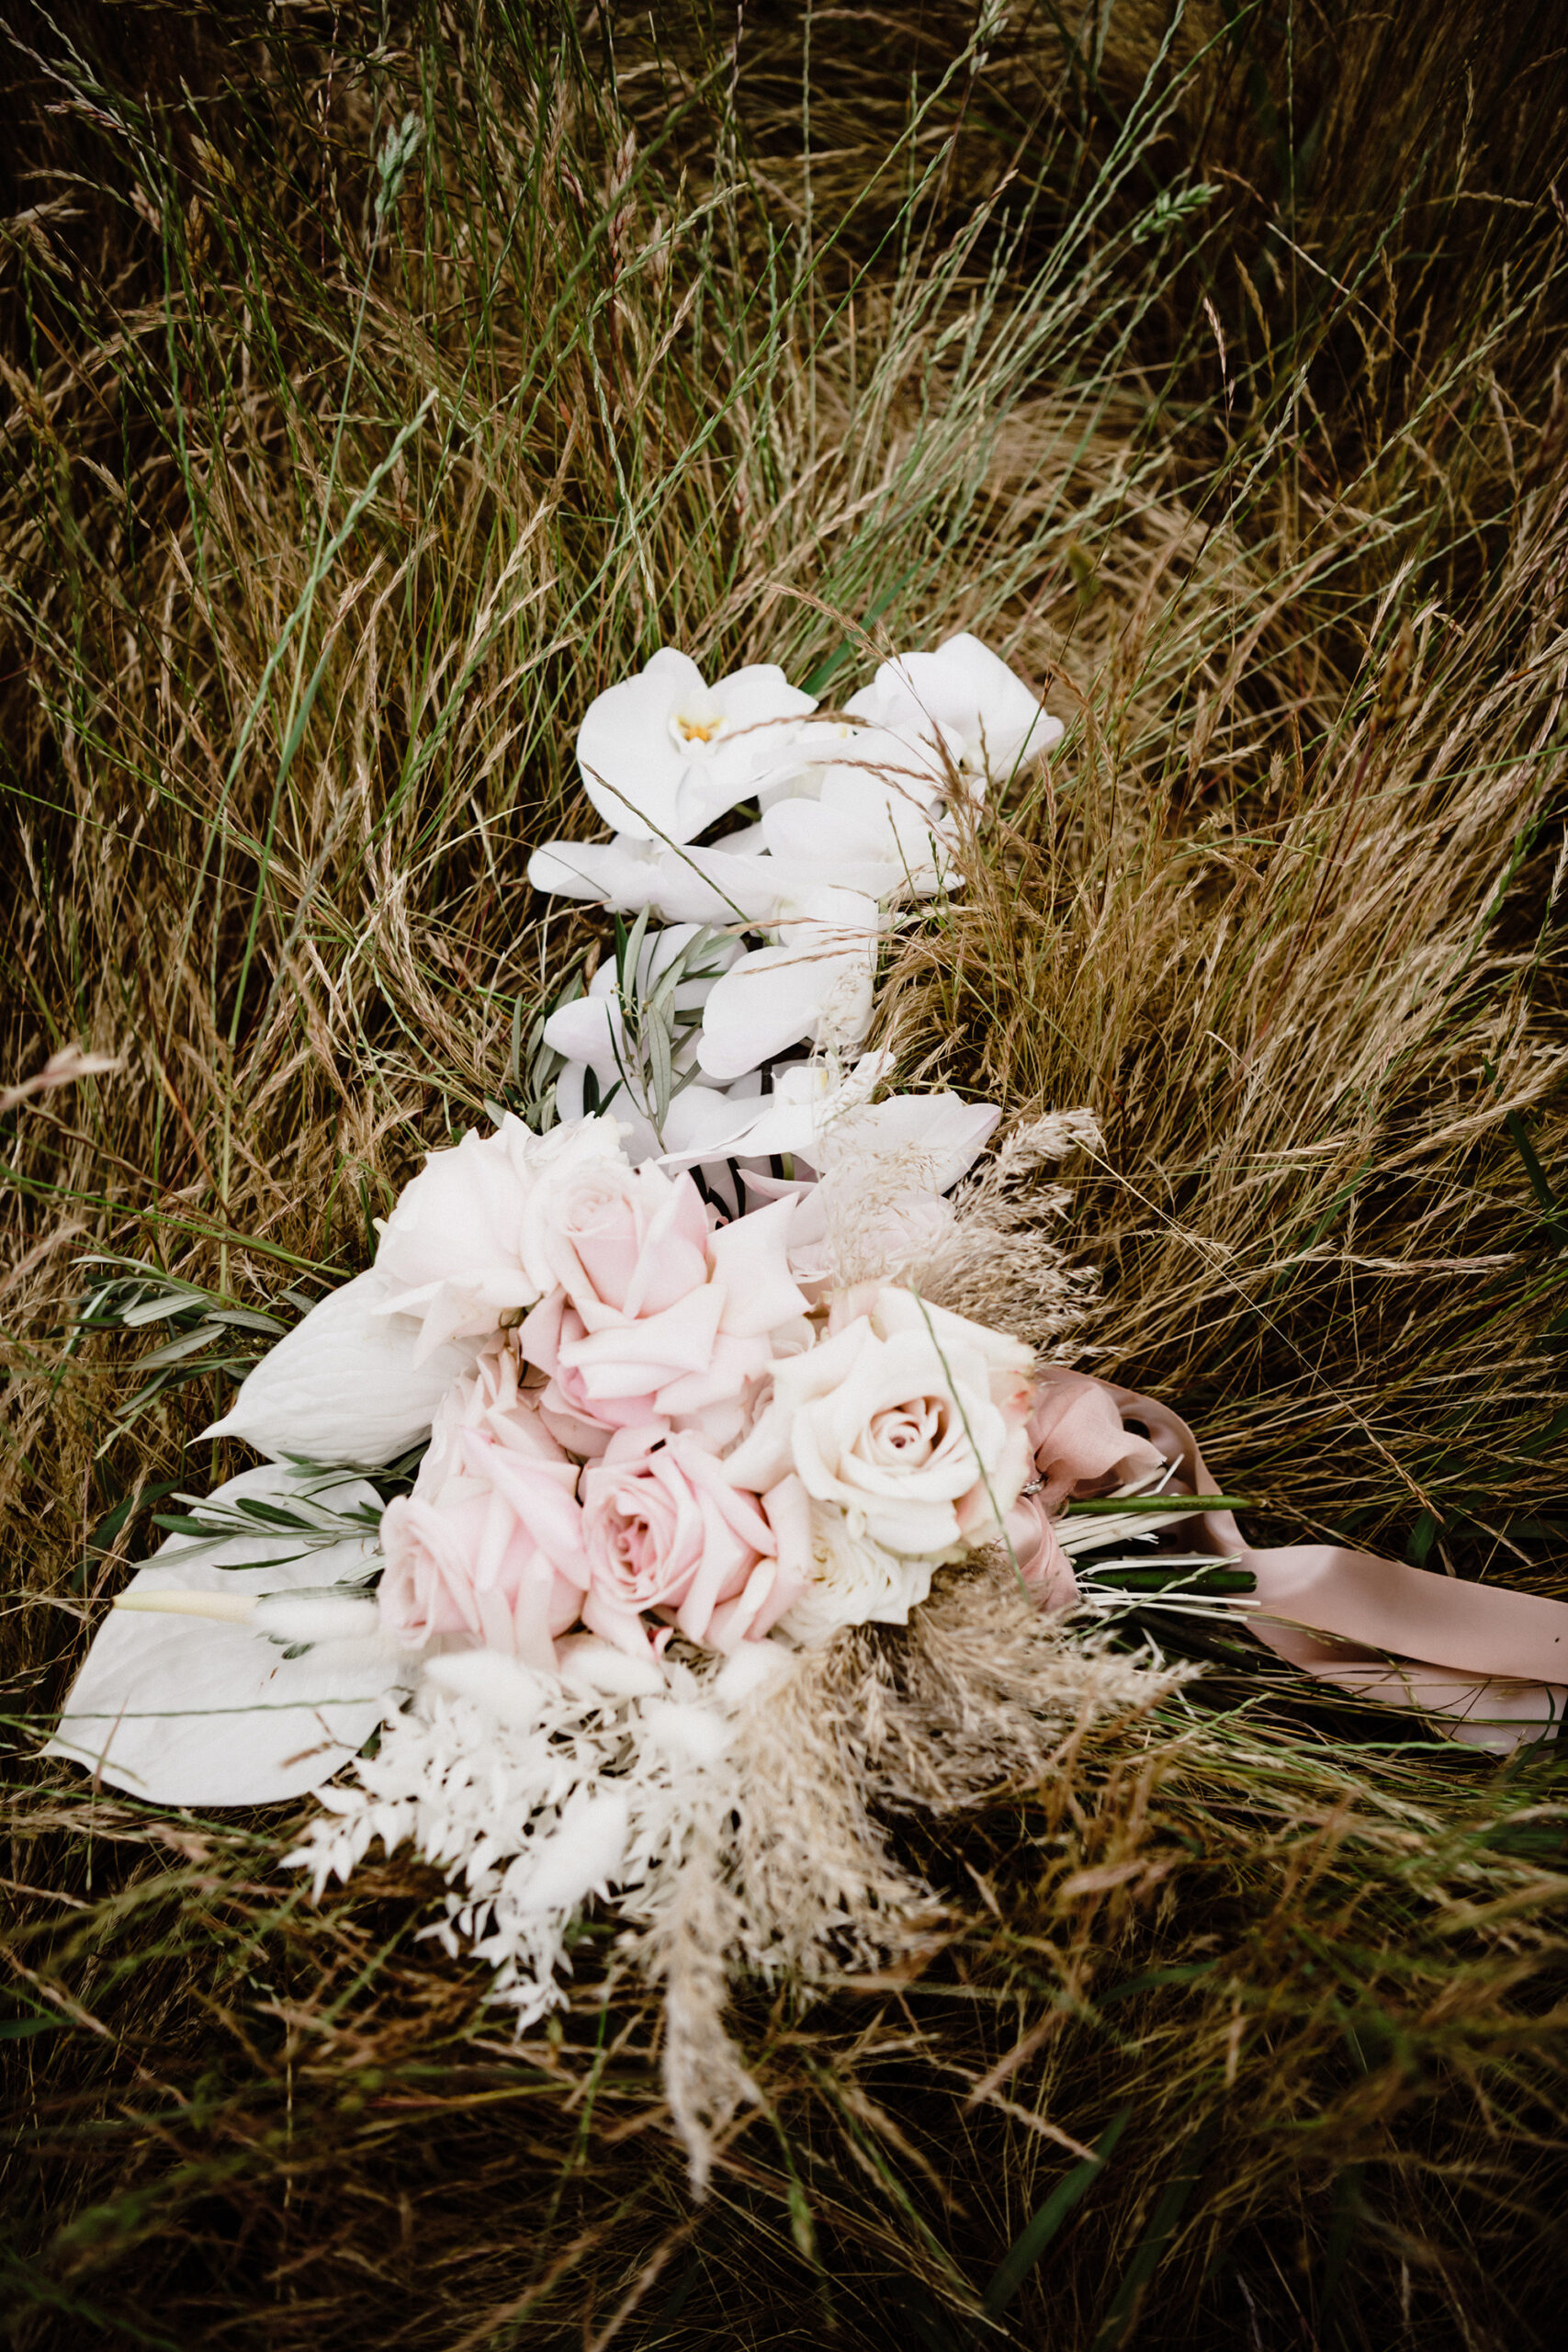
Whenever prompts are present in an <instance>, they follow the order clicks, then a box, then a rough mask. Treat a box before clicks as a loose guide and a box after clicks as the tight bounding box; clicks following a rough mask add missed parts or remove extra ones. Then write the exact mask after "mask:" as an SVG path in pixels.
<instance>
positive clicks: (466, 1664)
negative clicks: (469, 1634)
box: [421, 1649, 546, 1731]
mask: <svg viewBox="0 0 1568 2352" xmlns="http://www.w3.org/2000/svg"><path fill="white" fill-rule="evenodd" d="M421 1671H422V1673H423V1679H424V1680H425V1681H426V1682H430V1683H434V1686H435V1688H436V1690H438V1691H445V1692H446V1695H447V1697H448V1698H452V1699H471V1700H472V1701H473V1702H474V1704H475V1705H476V1706H478V1707H482V1708H483V1710H484V1712H485V1713H486V1714H487V1715H491V1716H493V1717H494V1719H495V1721H496V1722H497V1723H502V1724H511V1725H513V1728H514V1729H516V1730H518V1731H532V1729H533V1728H534V1726H535V1724H537V1723H539V1722H540V1721H541V1720H542V1719H543V1716H544V1713H545V1706H546V1692H545V1685H544V1683H543V1682H542V1681H541V1679H540V1678H539V1677H538V1675H536V1673H535V1672H534V1671H533V1669H532V1668H530V1667H527V1666H525V1665H524V1663H523V1661H522V1659H521V1658H516V1657H509V1656H508V1655H507V1653H506V1652H505V1651H504V1650H482V1649H475V1650H446V1651H445V1652H442V1653H438V1654H437V1655H436V1656H435V1657H427V1658H426V1659H425V1660H424V1663H423V1668H422V1669H421Z"/></svg>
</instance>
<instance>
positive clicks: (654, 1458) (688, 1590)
mask: <svg viewBox="0 0 1568 2352" xmlns="http://www.w3.org/2000/svg"><path fill="white" fill-rule="evenodd" d="M582 1490H583V1507H582V1518H583V1543H584V1548H585V1550H586V1553H587V1557H588V1573H589V1578H590V1584H589V1592H588V1598H587V1600H586V1601H585V1602H584V1604H583V1610H582V1622H583V1623H584V1624H585V1625H586V1626H587V1627H588V1628H589V1630H590V1631H591V1632H592V1633H595V1634H603V1635H604V1638H605V1639H606V1640H607V1641H612V1642H614V1643H615V1645H616V1646H617V1647H618V1648H620V1649H624V1650H629V1651H630V1652H632V1653H633V1655H634V1656H635V1655H638V1654H642V1653H645V1652H646V1651H647V1649H648V1648H649V1641H650V1636H649V1630H648V1628H647V1626H646V1625H645V1623H643V1618H644V1614H645V1612H648V1611H655V1612H657V1613H658V1614H659V1615H660V1616H662V1617H665V1618H667V1619H671V1620H672V1621H673V1623H675V1624H676V1625H678V1626H679V1628H680V1630H681V1632H682V1633H683V1634H685V1635H686V1637H687V1638H688V1640H690V1641H694V1642H705V1643H706V1644H707V1645H709V1646H710V1647H711V1648H716V1649H724V1650H729V1649H733V1648H734V1647H735V1646H736V1645H737V1644H738V1643H739V1641H741V1640H742V1639H743V1638H748V1637H749V1638H750V1639H752V1640H757V1639H760V1638H761V1635H762V1634H765V1633H766V1632H767V1631H768V1630H769V1628H770V1627H771V1626H772V1625H773V1623H775V1622H776V1621H777V1619H778V1618H779V1617H781V1616H782V1615H783V1614H784V1611H785V1610H786V1609H787V1608H789V1607H790V1605H791V1603H792V1602H793V1601H794V1600H795V1599H796V1598H797V1597H798V1594H799V1591H800V1590H801V1589H803V1587H804V1579H803V1578H802V1577H800V1575H799V1573H798V1571H797V1570H795V1569H793V1568H789V1567H781V1563H780V1560H779V1556H778V1555H779V1542H778V1538H777V1536H776V1535H775V1533H774V1532H773V1527H772V1526H771V1525H770V1523H769V1520H768V1517H767V1515H766V1513H765V1511H764V1510H763V1508H762V1503H761V1498H759V1497H758V1496H756V1495H754V1494H748V1493H747V1492H745V1491H744V1490H743V1489H741V1488H739V1487H736V1486H734V1485H732V1484H731V1482H730V1481H729V1479H728V1476H726V1474H725V1469H724V1464H722V1463H721V1462H720V1461H719V1460H718V1459H717V1458H716V1456H715V1455H714V1454H712V1453H709V1452H708V1450H707V1449H706V1447H705V1446H704V1445H703V1444H702V1443H701V1442H700V1441H699V1440H698V1439H696V1438H695V1437H694V1436H692V1435H691V1434H689V1433H688V1432H685V1431H677V1433H676V1434H675V1435H674V1436H672V1437H669V1438H660V1437H653V1438H652V1439H651V1442H650V1433H649V1431H648V1430H621V1431H618V1432H617V1434H616V1435H615V1437H613V1438H612V1439H611V1441H610V1443H609V1446H608V1449H607V1450H606V1452H605V1453H604V1458H603V1460H602V1461H599V1462H595V1463H592V1464H590V1465H589V1467H588V1468H587V1469H586V1470H585V1471H584V1472H583V1474H582ZM781 1499H786V1498H781ZM668 1638H669V1637H668V1635H667V1634H666V1635H664V1636H663V1637H662V1638H661V1639H660V1640H658V1641H655V1642H654V1643H653V1646H654V1647H655V1648H656V1649H657V1648H660V1647H662V1644H663V1641H664V1640H667V1639H668Z"/></svg>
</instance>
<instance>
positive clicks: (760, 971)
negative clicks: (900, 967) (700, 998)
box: [697, 888, 886, 1083]
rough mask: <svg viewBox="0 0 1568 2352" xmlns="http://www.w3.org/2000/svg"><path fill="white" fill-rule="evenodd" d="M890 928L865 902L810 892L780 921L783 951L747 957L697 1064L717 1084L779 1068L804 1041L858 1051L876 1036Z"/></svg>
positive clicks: (718, 989) (714, 1008)
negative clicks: (881, 965) (768, 1066)
mask: <svg viewBox="0 0 1568 2352" xmlns="http://www.w3.org/2000/svg"><path fill="white" fill-rule="evenodd" d="M778 929H779V940H778V944H777V945H776V946H772V947H759V948H754V949H753V950H752V952H751V953H750V955H749V956H741V958H740V960H739V963H738V964H735V965H733V966H732V967H730V969H729V970H728V972H726V973H725V975H724V977H723V978H722V979H721V980H719V981H718V982H717V983H716V986H715V988H714V990H713V993H712V995H711V996H710V997H709V998H708V1001H707V1003H706V1005H705V1008H704V1012H703V1034H702V1040H701V1043H700V1044H699V1046H698V1047H697V1060H698V1062H699V1064H700V1066H701V1068H702V1069H703V1070H704V1071H705V1073H706V1075H707V1076H708V1077H709V1078H712V1079H716V1080H719V1082H720V1083H724V1082H725V1081H727V1080H733V1079H737V1078H739V1077H741V1076H742V1075H744V1074H745V1073H746V1072H747V1071H749V1070H753V1069H760V1068H761V1065H762V1064H763V1063H764V1062H768V1061H772V1060H773V1059H775V1058H776V1057H778V1056H779V1055H781V1054H783V1053H784V1051H785V1050H786V1049H787V1048H788V1047H789V1046H795V1045H798V1044H799V1043H800V1041H801V1039H802V1038H807V1037H808V1038H810V1039H811V1040H812V1041H813V1042H814V1043H815V1044H817V1045H821V1046H835V1047H838V1048H840V1049H852V1048H853V1047H854V1046H858V1045H859V1044H860V1043H861V1041H862V1039H863V1037H864V1035H865V1033H866V1031H867V1030H868V1029H869V1028H870V1026H871V1015H872V998H873V983H874V977H875V972H876V956H877V947H878V943H879V941H880V939H881V935H882V933H883V931H884V930H885V929H886V916H885V915H884V913H883V911H882V910H881V909H880V908H879V906H878V905H877V902H876V900H875V899H873V898H871V897H869V896H868V895H867V894H866V893H865V892H863V891H859V890H846V889H839V888H818V889H812V890H807V891H806V892H805V893H804V895H803V897H802V899H801V900H800V902H799V904H798V906H797V907H795V908H792V909H790V910H787V919H785V920H783V921H781V922H780V924H779V926H778Z"/></svg>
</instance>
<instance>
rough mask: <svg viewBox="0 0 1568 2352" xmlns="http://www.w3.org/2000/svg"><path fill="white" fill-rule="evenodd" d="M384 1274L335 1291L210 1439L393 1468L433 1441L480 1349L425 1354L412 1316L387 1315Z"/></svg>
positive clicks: (470, 1346) (459, 1345) (269, 1361)
mask: <svg viewBox="0 0 1568 2352" xmlns="http://www.w3.org/2000/svg"><path fill="white" fill-rule="evenodd" d="M390 1295H391V1291H390V1285H389V1283H388V1281H387V1278H386V1276H385V1274H383V1273H381V1272H378V1271H377V1270H376V1269H375V1268H372V1269H371V1271H370V1272H369V1273H367V1274H359V1275H356V1276H355V1280H354V1281H353V1282H351V1283H344V1285H343V1287H342V1289H341V1290H334V1291H329V1293H328V1294H327V1295H326V1297H325V1298H323V1299H322V1300H321V1302H320V1304H319V1305H318V1306H313V1307H312V1308H311V1309H310V1313H309V1315H307V1316H306V1317H305V1319H304V1321H303V1322H302V1323H298V1324H296V1326H295V1328H294V1329H293V1330H292V1331H289V1332H288V1333H286V1334H285V1336H284V1337H283V1338H282V1339H281V1340H279V1341H278V1342H277V1345H276V1347H275V1348H271V1349H269V1350H268V1351H267V1353H266V1354H265V1356H263V1358H262V1360H261V1362H260V1363H258V1364H257V1365H256V1367H255V1370H254V1372H252V1373H250V1374H248V1375H247V1376H246V1378H245V1379H244V1380H243V1382H242V1383H241V1386H240V1392H239V1394H238V1396H237V1397H235V1399H234V1401H233V1403H232V1405H231V1407H230V1408H229V1410H228V1411H227V1412H226V1413H225V1414H224V1416H223V1418H222V1419H221V1420H220V1421H214V1422H213V1424H212V1426H211V1428H210V1429H207V1430H203V1431H202V1435H203V1437H234V1438H238V1439H240V1441H241V1442H242V1443H243V1444H245V1445H253V1446H254V1448H255V1450H256V1452H257V1453H265V1454H270V1455H271V1456H272V1458H273V1459H274V1460H275V1461H276V1460H280V1459H281V1458H282V1457H283V1456H284V1455H286V1454H294V1455H297V1456H299V1457H301V1458H303V1459H304V1460H306V1461H310V1462H355V1463H362V1464H366V1465H367V1466H369V1467H374V1466H375V1465H376V1464H378V1463H382V1462H393V1461H395V1460H396V1459H397V1457H398V1455H399V1454H400V1453H407V1452H408V1450H409V1448H410V1447H411V1446H413V1445H417V1444H418V1443H419V1442H420V1440H421V1438H423V1437H428V1435H429V1434H430V1425H431V1422H432V1420H433V1419H434V1414H435V1408H436V1407H437V1405H439V1404H440V1402H441V1399H442V1398H443V1397H445V1395H446V1391H447V1390H448V1388H450V1386H451V1385H452V1383H453V1382H454V1380H456V1379H457V1378H458V1377H459V1376H460V1375H461V1374H463V1373H465V1372H468V1371H469V1370H471V1368H472V1365H473V1361H474V1356H475V1353H476V1351H477V1348H476V1343H474V1342H466V1341H460V1340H459V1341H454V1342H451V1343H449V1344H447V1345H446V1346H445V1347H440V1348H437V1349H435V1350H434V1351H433V1352H430V1353H427V1354H425V1355H423V1357H422V1356H421V1354H420V1346H421V1330H420V1324H419V1321H418V1318H417V1317H414V1316H412V1315H395V1314H390V1313H389V1311H388V1301H389V1297H390Z"/></svg>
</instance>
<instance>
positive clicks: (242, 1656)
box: [44, 1463, 409, 1806]
mask: <svg viewBox="0 0 1568 2352" xmlns="http://www.w3.org/2000/svg"><path fill="white" fill-rule="evenodd" d="M319 1484H320V1482H319V1480H315V1479H312V1478H310V1477H306V1476H300V1475H299V1474H298V1473H293V1472H290V1471H288V1470H286V1469H283V1468H281V1467H279V1466H278V1465H277V1464H271V1463H269V1464H265V1465H264V1466H263V1467H262V1468H260V1469H256V1470H245V1471H243V1472H242V1473H241V1475H240V1476H239V1477H237V1478H231V1479H229V1480H228V1481H227V1483H226V1484H225V1485H223V1486H221V1487H218V1488H216V1489H215V1491H214V1493H213V1494H212V1496H211V1497H210V1498H209V1499H210V1500H211V1501H212V1502H215V1503H218V1502H223V1501H226V1500H229V1499H231V1498H234V1499H237V1498H241V1497H254V1498H258V1499H261V1500H265V1501H270V1502H276V1503H287V1504H288V1505H289V1506H290V1507H291V1508H296V1509H299V1510H301V1511H302V1512H303V1513H304V1514H305V1515H306V1516H309V1515H310V1493H311V1490H312V1488H314V1487H319ZM332 1494H333V1504H334V1506H335V1507H336V1508H337V1509H338V1510H353V1509H355V1506H356V1505H358V1504H361V1503H368V1504H370V1505H372V1506H373V1507H375V1508H379V1499H378V1496H377V1494H376V1490H375V1488H374V1487H370V1486H368V1485H367V1483H366V1482H365V1480H363V1479H350V1480H345V1481H344V1482H343V1483H342V1484H340V1485H334V1487H333V1490H332ZM286 1541H287V1539H286V1538H285V1539H283V1541H282V1542H280V1537H279V1533H278V1532H277V1531H276V1530H273V1531H269V1530H267V1529H265V1528H258V1529H257V1531H256V1532H255V1533H254V1535H251V1534H245V1535H239V1536H236V1537H234V1538H233V1539H232V1540H231V1541H230V1542H227V1543H224V1544H220V1545H216V1546H213V1545H209V1544H201V1543H198V1542H197V1541H196V1540H195V1539H194V1538H191V1537H188V1536H183V1535H171V1536H170V1538H169V1540H168V1542H167V1543H166V1544H164V1547H163V1549H162V1551H160V1552H159V1553H158V1555H157V1556H156V1558H155V1559H152V1560H151V1561H149V1562H148V1564H147V1565H146V1566H145V1567H142V1568H140V1569H138V1571H137V1573H136V1575H135V1576H134V1577H132V1578H131V1580H130V1585H129V1587H128V1588H127V1590H128V1592H129V1593H130V1594H131V1595H132V1596H134V1595H136V1594H139V1593H141V1594H157V1593H167V1594H175V1593H188V1594H190V1595H192V1596H193V1597H195V1598H198V1599H199V1598H202V1597H210V1596H214V1595H218V1596H233V1595H236V1594H243V1595H246V1596H254V1595H260V1594H269V1593H270V1594H282V1593H288V1592H289V1591H290V1590H294V1589H299V1588H301V1587H318V1588H319V1587H321V1586H323V1585H330V1584H336V1583H341V1582H344V1581H349V1580H353V1579H355V1578H358V1577H363V1576H364V1575H365V1574H366V1572H367V1569H368V1568H369V1567H370V1566H371V1565H372V1564H373V1562H374V1559H375V1556H376V1553H375V1545H374V1544H373V1543H372V1542H371V1541H370V1540H369V1539H368V1538H366V1539H364V1540H355V1541H350V1542H346V1543H342V1544H331V1545H328V1546H325V1547H323V1548H322V1549H321V1550H318V1551H313V1552H309V1553H306V1554H304V1555H301V1556H299V1557H297V1558H295V1559H292V1560H287V1559H280V1558H279V1557H278V1554H279V1551H280V1550H281V1549H282V1548H284V1543H286ZM408 1675H409V1662H408V1658H407V1655H406V1653H404V1652H401V1651H400V1650H398V1649H397V1648H396V1647H395V1646H394V1645H392V1644H391V1643H389V1642H388V1641H386V1640H385V1639H384V1638H383V1637H382V1636H381V1634H379V1633H377V1634H370V1635H368V1636H360V1637H357V1638H350V1639H346V1640H344V1639H334V1640H326V1641H318V1642H315V1643H314V1644H313V1645H312V1646H311V1647H310V1649H308V1650H306V1651H305V1653H304V1655H303V1656H302V1657H288V1656H287V1655H286V1653H285V1651H284V1650H283V1649H282V1648H280V1647H279V1646H278V1644H277V1642H276V1640H269V1639H268V1638H267V1635H266V1634H265V1633H264V1632H260V1631H256V1630H254V1629H253V1627H252V1626H251V1625H249V1624H232V1623H222V1622H220V1621H214V1620H213V1619H211V1618H207V1617H186V1616H165V1615H162V1614H160V1615H151V1614H147V1615H143V1614H141V1613H140V1612H132V1611H128V1610H121V1609H116V1610H114V1611H111V1612H110V1614H109V1616H108V1618H107V1621H106V1622H105V1623H104V1624H103V1625H102V1626H101V1627H100V1629H99V1631H98V1633H97V1635H96V1638H95V1640H94V1642H93V1645H92V1648H91V1649H90V1650H89V1651H88V1653H87V1657H86V1660H85V1664H84V1666H83V1668H82V1671H81V1673H80V1674H79V1675H78V1676H77V1678H76V1680H75V1682H74V1683H73V1686H72V1689H71V1694H70V1696H69V1698H68V1699H67V1700H66V1702H65V1707H64V1711H63V1712H62V1715H61V1718H60V1724H59V1727H58V1729H57V1730H56V1732H55V1735H54V1737H53V1738H52V1739H51V1741H50V1743H49V1746H48V1747H47V1748H46V1749H45V1751H44V1752H45V1754H46V1755H50V1756H62V1757H68V1758H71V1760H72V1761H73V1762H75V1763H78V1764H81V1765H84V1766H85V1768H86V1769H87V1770H89V1771H90V1772H92V1773H94V1774H95V1775H96V1778H98V1779H99V1780H102V1781H107V1783H108V1785H109V1786H110V1787H111V1788H116V1789H123V1790H124V1791H125V1792H127V1794H128V1795H130V1796H135V1797H141V1798H144V1799H145V1800H146V1801H147V1802H148V1803H150V1804H189V1805H200V1806H209V1805H229V1804H282V1803H284V1802H286V1801H287V1800H288V1799H290V1798H293V1797H299V1796H303V1795H304V1793H305V1792H306V1791H307V1790H308V1789H313V1788H315V1787H316V1786H318V1784H319V1783H320V1782H321V1781H326V1780H330V1779H331V1777H332V1775H333V1773H334V1772H336V1771H337V1770H339V1769H340V1768H341V1767H342V1766H343V1765H344V1764H345V1763H347V1762H348V1760H349V1758H351V1757H353V1756H355V1755H357V1754H358V1752H359V1750H360V1749H361V1748H362V1747H364V1745H365V1743H366V1741H367V1739H368V1738H369V1736H370V1735H371V1733H372V1732H373V1731H375V1730H376V1728H377V1726H378V1724H381V1723H382V1722H384V1721H385V1719H386V1717H387V1716H388V1714H389V1713H391V1712H392V1711H393V1710H394V1709H395V1708H396V1706H397V1704H398V1703H399V1692H400V1689H401V1688H402V1687H403V1685H404V1684H405V1683H406V1681H407V1679H408Z"/></svg>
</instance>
